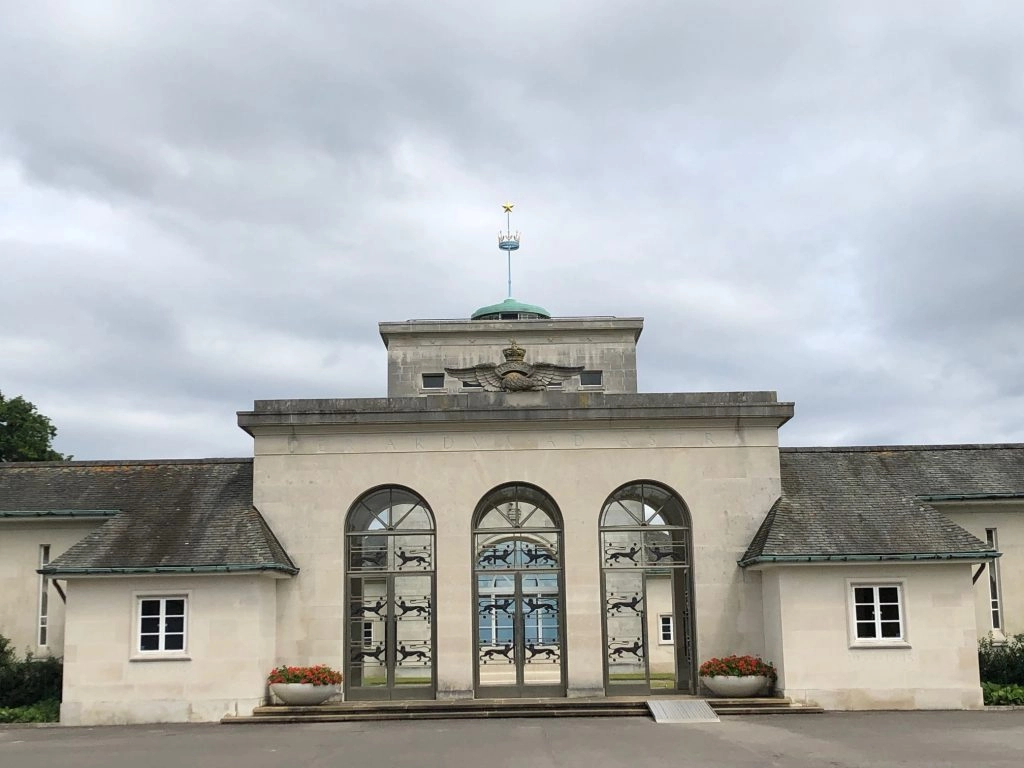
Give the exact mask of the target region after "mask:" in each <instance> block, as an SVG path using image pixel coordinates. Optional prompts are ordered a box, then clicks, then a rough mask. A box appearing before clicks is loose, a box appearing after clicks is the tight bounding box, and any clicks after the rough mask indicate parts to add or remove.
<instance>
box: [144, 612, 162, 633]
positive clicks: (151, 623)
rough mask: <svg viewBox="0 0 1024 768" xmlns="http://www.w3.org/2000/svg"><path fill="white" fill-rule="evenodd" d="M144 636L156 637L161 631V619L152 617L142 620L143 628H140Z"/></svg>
mask: <svg viewBox="0 0 1024 768" xmlns="http://www.w3.org/2000/svg"><path fill="white" fill-rule="evenodd" d="M140 629H141V630H142V633H143V634H146V635H155V634H156V633H157V632H159V631H160V618H159V617H157V616H150V617H148V618H144V619H143V620H142V626H141V627H140Z"/></svg>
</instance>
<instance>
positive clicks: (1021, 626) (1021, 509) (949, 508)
mask: <svg viewBox="0 0 1024 768" xmlns="http://www.w3.org/2000/svg"><path fill="white" fill-rule="evenodd" d="M935 506H936V507H938V509H939V510H940V511H941V512H942V513H943V514H945V515H946V516H947V517H949V519H950V520H952V521H953V522H954V523H956V524H957V525H959V526H962V527H963V528H966V529H967V530H968V531H969V532H970V533H973V534H974V535H975V536H977V537H978V538H979V539H981V540H982V541H985V529H986V528H995V529H996V532H997V536H998V544H999V551H1000V552H1002V553H1003V556H1002V557H1000V558H999V559H998V561H997V565H996V567H997V568H998V569H999V581H1000V585H1001V590H1000V591H1001V597H1002V600H1001V603H1002V619H1003V634H1004V635H1005V636H1008V635H1016V634H1020V633H1022V632H1024V503H1021V502H1020V501H1019V500H1015V501H1000V502H988V503H974V504H963V503H957V504H941V505H940V504H936V505H935ZM977 567H978V566H975V570H977ZM974 597H975V614H976V616H977V622H978V636H979V637H984V636H985V635H987V634H988V633H989V632H991V631H992V614H991V610H990V598H989V573H988V568H987V567H986V570H985V572H984V573H983V574H982V575H981V577H980V578H979V579H978V582H977V583H976V584H975V585H974Z"/></svg>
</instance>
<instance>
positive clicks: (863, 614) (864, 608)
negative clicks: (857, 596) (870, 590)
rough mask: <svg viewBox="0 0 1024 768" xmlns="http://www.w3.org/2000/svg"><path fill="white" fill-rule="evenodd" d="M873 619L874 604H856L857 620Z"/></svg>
mask: <svg viewBox="0 0 1024 768" xmlns="http://www.w3.org/2000/svg"><path fill="white" fill-rule="evenodd" d="M874 620H875V606H873V605H858V606H857V621H874Z"/></svg>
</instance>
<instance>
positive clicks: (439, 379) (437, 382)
mask: <svg viewBox="0 0 1024 768" xmlns="http://www.w3.org/2000/svg"><path fill="white" fill-rule="evenodd" d="M443 386H444V374H443V373H424V374H423V388H424V389H441V388H442V387H443Z"/></svg>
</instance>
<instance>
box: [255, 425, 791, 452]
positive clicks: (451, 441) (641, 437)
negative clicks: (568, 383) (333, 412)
mask: <svg viewBox="0 0 1024 768" xmlns="http://www.w3.org/2000/svg"><path fill="white" fill-rule="evenodd" d="M769 432H770V431H769ZM751 437H752V436H751V435H750V434H747V435H745V436H744V438H743V439H742V440H741V439H740V435H739V434H738V433H737V432H736V431H735V430H728V429H723V430H718V431H714V432H709V431H707V430H692V431H687V430H644V429H627V430H609V431H593V432H585V431H568V430H565V431H545V432H533V431H514V430H509V431H482V432H472V433H469V432H444V433H440V432H439V433H392V434H387V435H374V434H366V433H363V434H349V435H324V436H314V435H266V436H261V437H260V438H258V439H257V441H256V448H257V451H256V452H257V453H259V454H262V455H270V454H317V453H418V452H424V453H437V452H445V451H519V450H533V451H535V450H580V449H598V450H614V449H617V448H619V449H633V450H635V449H642V448H695V447H707V446H714V447H716V448H728V447H732V446H738V445H744V446H748V447H750V446H756V445H763V446H765V447H773V446H774V445H775V442H774V440H772V437H774V434H767V433H766V436H765V438H764V439H763V440H753V441H752V440H751Z"/></svg>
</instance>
